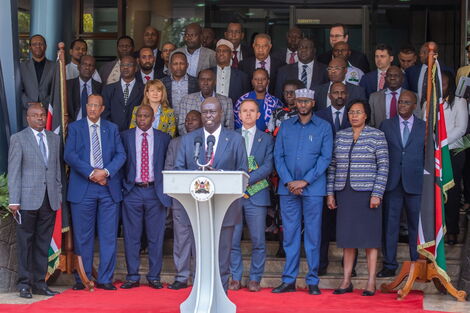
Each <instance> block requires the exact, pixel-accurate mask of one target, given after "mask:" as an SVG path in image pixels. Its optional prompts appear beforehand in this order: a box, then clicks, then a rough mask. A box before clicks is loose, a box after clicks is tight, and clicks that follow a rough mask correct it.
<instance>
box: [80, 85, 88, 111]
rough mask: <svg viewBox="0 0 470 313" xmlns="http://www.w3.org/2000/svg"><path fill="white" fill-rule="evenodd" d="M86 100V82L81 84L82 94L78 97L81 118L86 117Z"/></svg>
mask: <svg viewBox="0 0 470 313" xmlns="http://www.w3.org/2000/svg"><path fill="white" fill-rule="evenodd" d="M87 102H88V90H87V87H86V83H85V84H84V85H83V89H82V95H81V97H80V104H81V106H82V118H85V117H86V104H87Z"/></svg>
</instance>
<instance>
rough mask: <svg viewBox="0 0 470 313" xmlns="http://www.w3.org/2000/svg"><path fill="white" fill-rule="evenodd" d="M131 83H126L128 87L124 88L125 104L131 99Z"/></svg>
mask: <svg viewBox="0 0 470 313" xmlns="http://www.w3.org/2000/svg"><path fill="white" fill-rule="evenodd" d="M129 85H130V84H126V88H124V105H127V100H128V99H129Z"/></svg>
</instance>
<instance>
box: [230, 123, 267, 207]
mask: <svg viewBox="0 0 470 313" xmlns="http://www.w3.org/2000/svg"><path fill="white" fill-rule="evenodd" d="M241 131H242V130H241V128H240V129H237V132H238V133H239V134H241ZM273 150H274V139H273V137H272V136H271V135H270V134H267V133H265V132H262V131H260V130H259V129H256V133H255V138H253V145H252V147H251V151H250V152H249V155H250V156H253V157H254V158H255V160H256V164H258V168H257V169H256V170H253V171H251V172H249V175H250V179H249V181H248V185H253V184H255V183H257V182H259V181H260V180H263V179H267V180H268V181H269V176H270V175H271V173H272V172H273V169H274V159H273ZM247 201H250V202H252V203H253V204H255V205H259V206H269V205H271V195H270V193H269V187H267V188H264V189H262V190H260V191H258V192H257V193H255V194H254V195H253V196H250V197H249V198H248V200H247Z"/></svg>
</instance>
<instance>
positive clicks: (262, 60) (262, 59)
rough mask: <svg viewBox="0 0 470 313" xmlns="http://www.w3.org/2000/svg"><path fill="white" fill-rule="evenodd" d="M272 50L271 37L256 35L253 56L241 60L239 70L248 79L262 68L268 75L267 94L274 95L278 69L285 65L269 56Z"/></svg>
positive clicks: (282, 61)
mask: <svg viewBox="0 0 470 313" xmlns="http://www.w3.org/2000/svg"><path fill="white" fill-rule="evenodd" d="M271 48H272V44H271V36H269V35H268V34H258V35H256V37H255V41H254V42H253V51H254V53H255V55H254V56H252V57H248V58H245V59H243V61H241V62H240V64H239V68H240V70H242V71H243V72H245V74H246V75H248V77H252V75H253V72H254V71H255V70H256V69H257V68H263V69H265V70H266V71H268V73H269V78H270V80H269V93H270V94H274V89H275V88H276V78H277V71H278V69H279V68H280V67H281V66H283V65H284V64H286V63H285V62H284V60H279V59H277V58H275V57H272V56H271V55H270V52H271Z"/></svg>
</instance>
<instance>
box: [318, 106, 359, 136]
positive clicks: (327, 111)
mask: <svg viewBox="0 0 470 313" xmlns="http://www.w3.org/2000/svg"><path fill="white" fill-rule="evenodd" d="M346 111H347V108H344V113H343V119H342V120H341V121H340V125H339V130H341V129H346V128H348V127H351V124H350V123H349V118H348V113H347V112H346ZM315 114H316V116H318V117H320V118H322V119H324V120H325V121H327V122H328V123H330V125H331V130H332V131H333V137H335V136H336V129H335V122H334V121H333V113H332V112H331V106H329V107H327V108H324V109H321V110H320V111H317V112H316V113H315Z"/></svg>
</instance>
